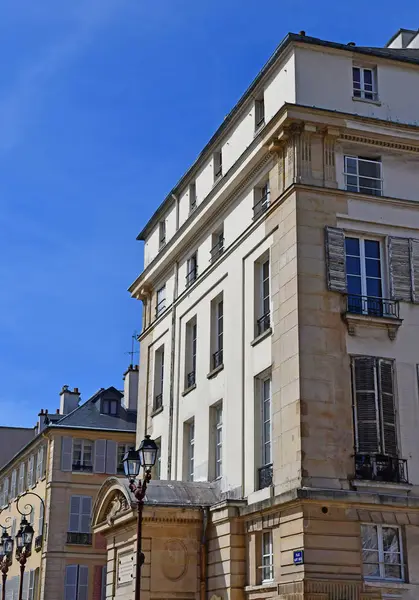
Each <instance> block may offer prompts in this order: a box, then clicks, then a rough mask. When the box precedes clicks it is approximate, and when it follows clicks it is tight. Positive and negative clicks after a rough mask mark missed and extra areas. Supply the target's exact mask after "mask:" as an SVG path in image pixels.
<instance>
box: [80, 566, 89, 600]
mask: <svg viewBox="0 0 419 600" xmlns="http://www.w3.org/2000/svg"><path fill="white" fill-rule="evenodd" d="M88 585H89V567H85V566H84V565H79V581H78V595H77V600H88V598H87V592H88Z"/></svg>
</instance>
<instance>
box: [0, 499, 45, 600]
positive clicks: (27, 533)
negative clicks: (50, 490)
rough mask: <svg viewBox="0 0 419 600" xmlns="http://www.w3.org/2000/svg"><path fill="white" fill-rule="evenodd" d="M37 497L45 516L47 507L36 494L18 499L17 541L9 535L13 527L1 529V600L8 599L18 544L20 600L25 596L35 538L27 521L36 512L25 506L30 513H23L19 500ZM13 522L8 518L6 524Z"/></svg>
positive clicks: (0, 526)
mask: <svg viewBox="0 0 419 600" xmlns="http://www.w3.org/2000/svg"><path fill="white" fill-rule="evenodd" d="M29 494H30V495H32V496H36V497H37V498H39V500H40V501H41V504H42V507H41V510H43V514H45V505H44V502H43V500H42V498H41V497H40V496H38V494H35V493H34V492H25V493H24V494H23V495H22V496H20V497H19V498H18V501H17V504H16V508H17V510H18V512H19V514H20V515H21V516H22V519H21V521H20V527H19V531H18V532H17V534H16V536H15V540H13V538H12V536H11V535H10V534H9V533H8V530H9V529H11V528H12V525H9V526H6V525H1V524H0V528H2V529H3V533H2V535H1V537H0V572H1V584H2V585H1V600H5V598H6V581H7V574H8V572H9V568H10V566H11V564H12V562H13V548H14V544H15V542H16V558H17V560H18V562H19V565H20V581H19V600H22V595H23V578H24V574H25V567H26V562H27V560H28V558H29V557H30V555H31V553H32V541H33V536H34V530H33V527H32V525H31V524H30V523H29V521H28V520H27V519H26V517H27V516H28V515H30V514H31V513H32V511H33V510H34V508H33V506H32V505H30V504H27V505H25V510H28V509H29V510H28V512H22V511H21V510H20V508H19V500H20V499H21V498H22V497H23V496H27V495H29ZM9 521H11V517H7V519H6V523H8V522H9Z"/></svg>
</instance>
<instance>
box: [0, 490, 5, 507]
mask: <svg viewBox="0 0 419 600" xmlns="http://www.w3.org/2000/svg"><path fill="white" fill-rule="evenodd" d="M4 504H5V501H4V487H3V485H2V487H1V489H0V507H2V506H4Z"/></svg>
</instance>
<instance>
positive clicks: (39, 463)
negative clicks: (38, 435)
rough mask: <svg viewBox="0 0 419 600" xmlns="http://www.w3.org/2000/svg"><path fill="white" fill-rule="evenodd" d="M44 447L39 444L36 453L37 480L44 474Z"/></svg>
mask: <svg viewBox="0 0 419 600" xmlns="http://www.w3.org/2000/svg"><path fill="white" fill-rule="evenodd" d="M44 461H45V448H44V446H41V447H40V448H39V449H38V452H37V455H36V480H37V481H39V480H40V479H42V477H43V475H44Z"/></svg>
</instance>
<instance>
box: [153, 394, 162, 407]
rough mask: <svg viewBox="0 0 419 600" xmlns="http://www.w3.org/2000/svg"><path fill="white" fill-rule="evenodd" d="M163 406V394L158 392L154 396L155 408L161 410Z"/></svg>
mask: <svg viewBox="0 0 419 600" xmlns="http://www.w3.org/2000/svg"><path fill="white" fill-rule="evenodd" d="M162 406H163V394H157V396H155V398H154V410H159V408H161V407H162Z"/></svg>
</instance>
